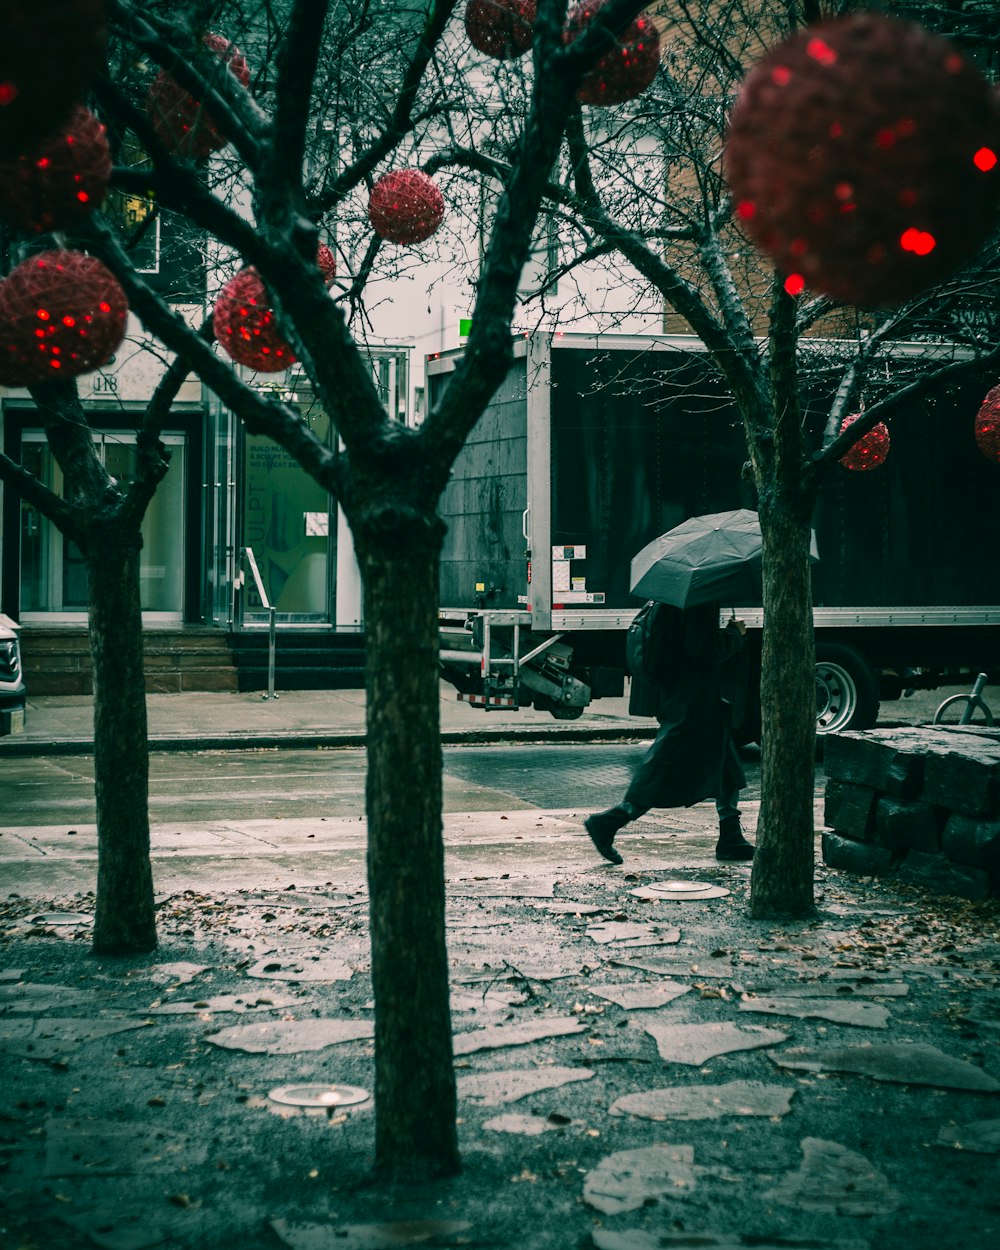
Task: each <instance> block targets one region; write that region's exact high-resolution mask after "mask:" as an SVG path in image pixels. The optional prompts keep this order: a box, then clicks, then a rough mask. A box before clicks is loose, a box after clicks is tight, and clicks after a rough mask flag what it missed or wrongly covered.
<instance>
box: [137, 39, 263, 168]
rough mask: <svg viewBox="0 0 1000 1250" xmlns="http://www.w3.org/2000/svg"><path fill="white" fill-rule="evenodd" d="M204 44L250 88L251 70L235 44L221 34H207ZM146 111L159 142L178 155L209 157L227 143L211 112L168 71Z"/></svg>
mask: <svg viewBox="0 0 1000 1250" xmlns="http://www.w3.org/2000/svg"><path fill="white" fill-rule="evenodd" d="M202 42H203V43H204V45H205V47H206V48H208V49H209V51H210V52H213V53H214V54H215V56H217V57H218V58H219V61H220V62H221V63H223V64H224V65H225V66H226V68H227V69H228V71H229V73H231V74H232V75H233V76H234V77H235V78H237V79H238V80H239V81H240V82H241V83H242V84H243V86H244V87H246V86H248V85H249V83H250V67H249V65H248V64H247V60H246V57H245V56H243V55H242V54H241V53H240V52H239V50H238V49H237V48H236V47H235V45H234V44H231V43H230V42H229V40H228V39H224V38H223V37H222V35H206V36H205V38H204V39H203V40H202ZM146 112H147V113H148V114H149V116H150V118H151V119H152V122H153V129H154V130H155V131H156V134H157V137H158V138H159V140H160V142H161V143H162V144H163V145H164V146H165V147H166V148H168V149H169V150H170V151H171V152H176V153H177V155H178V156H208V154H209V153H210V152H215V151H217V150H218V149H219V148H224V147H225V146H226V144H227V143H228V140H227V138H226V136H225V135H224V134H223V133H222V131H221V130H220V129H219V127H218V126H217V125H216V124H215V122H213V120H212V117H211V115H210V114H209V113H208V111H207V110H206V109H204V108H203V107H202V105H201V103H200V102H199V101H198V100H196V99H195V98H194V97H193V96H192V95H190V94H189V93H188V92H187V91H185V89H184V88H183V87H182V86H181V85H180V83H178V82H177V81H176V80H175V79H174V78H173V77H172V76H171V75H170V74H168V73H167V71H166V70H160V72H159V73H158V74H157V75H156V78H155V79H154V80H153V85H152V86H151V87H150V89H149V94H148V96H147V97H146Z"/></svg>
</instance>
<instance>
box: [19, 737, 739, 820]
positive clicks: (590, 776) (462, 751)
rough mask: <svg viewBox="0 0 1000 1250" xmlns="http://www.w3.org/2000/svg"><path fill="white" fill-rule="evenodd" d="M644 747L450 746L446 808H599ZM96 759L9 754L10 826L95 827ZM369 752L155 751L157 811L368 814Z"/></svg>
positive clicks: (229, 816)
mask: <svg viewBox="0 0 1000 1250" xmlns="http://www.w3.org/2000/svg"><path fill="white" fill-rule="evenodd" d="M644 750H645V747H644V745H642V744H638V745H637V744H634V743H595V744H592V745H591V744H582V743H565V744H557V745H538V744H532V745H519V744H511V745H503V746H492V745H491V746H480V747H448V748H446V749H445V752H444V809H445V811H446V812H476V811H504V810H505V809H510V810H512V811H516V810H522V809H526V808H542V809H552V810H566V809H570V808H577V807H579V808H580V809H581V810H587V811H592V810H596V809H598V808H601V807H607V806H610V805H611V804H612V803H614V802H616V801H617V800H618V799H619V798H620V797H621V795H622V792H623V791H624V789H625V787H626V786H627V784H628V781H629V777H630V776H631V773H632V770H633V769H634V768H635V766H636V764H637V763H638V762H639V760H640V759H641V758H642V755H643V752H644ZM744 768H745V770H746V773H747V780H748V783H749V784H748V788H747V790H746V791H744V797H745V798H747V799H753V798H756V797H757V796H758V793H759V778H760V769H759V760H758V755H757V752H755V751H751V752H750V753H748V755H747V757H746V758H745V760H744ZM93 786H94V781H93V759H92V757H90V756H48V757H35V758H11V759H0V796H2V803H0V811H2V817H0V821H2V825H5V826H7V827H11V828H13V827H18V826H30V825H66V826H67V827H69V828H72V827H73V825H74V824H81V825H92V824H93V823H94V821H95V819H96V817H95V813H94V795H93ZM364 787H365V753H364V751H362V750H309V751H293V750H291V751H290V750H282V751H277V750H265V751H260V750H257V751H219V752H192V753H190V754H186V753H169V754H154V755H153V756H151V759H150V816H151V820H152V822H153V823H154V824H156V823H163V822H166V821H170V822H174V821H197V820H205V821H208V820H248V819H275V818H287V817H312V816H317V815H328V816H330V817H336V818H338V819H344V818H353V817H359V818H360V817H361V816H363V814H364Z"/></svg>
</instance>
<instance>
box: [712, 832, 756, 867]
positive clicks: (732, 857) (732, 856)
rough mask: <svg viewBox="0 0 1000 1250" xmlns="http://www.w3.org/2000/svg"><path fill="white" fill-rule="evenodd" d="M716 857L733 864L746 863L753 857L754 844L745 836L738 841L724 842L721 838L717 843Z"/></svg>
mask: <svg viewBox="0 0 1000 1250" xmlns="http://www.w3.org/2000/svg"><path fill="white" fill-rule="evenodd" d="M715 858H716V859H721V860H723V861H724V862H728V863H731V864H736V863H746V861H747V860H748V859H753V846H752V845H751V844H750V843H749V842H748V841H747V840H746V838H744V837H741V838H740V840H739V841H738V842H723V841H722V839H721V838H720V839H719V841H718V842H717V843H716V844H715Z"/></svg>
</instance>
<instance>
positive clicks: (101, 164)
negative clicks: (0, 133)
mask: <svg viewBox="0 0 1000 1250" xmlns="http://www.w3.org/2000/svg"><path fill="white" fill-rule="evenodd" d="M110 178H111V150H110V148H109V147H108V140H107V136H106V134H105V131H104V127H103V126H102V125H101V123H100V122H99V121H98V120H97V118H96V117H95V116H94V114H93V113H91V112H90V110H89V109H85V108H84V107H83V106H82V105H78V106H77V108H76V109H75V110H74V112H73V115H72V117H71V118H70V121H69V124H68V125H67V126H65V127H64V128H63V129H62V130H61V131H59V133H58V134H56V135H53V136H51V137H50V138H49V139H47V140H46V141H45V142H44V143H43V144H42V145H41V146H40V147H38V148H35V149H34V151H33V152H31V153H30V154H28V155H22V156H20V157H18V159H17V160H16V161H12V162H7V163H4V164H0V212H3V214H4V216H5V217H7V218H9V219H10V220H11V221H12V222H14V223H15V224H16V225H18V226H21V227H22V228H23V229H25V230H31V231H34V232H35V233H36V234H41V233H43V232H47V231H51V230H64V229H66V228H68V227H70V226H72V225H73V224H74V223H75V222H78V221H80V220H82V219H83V218H84V217H86V216H87V215H88V214H89V213H90V212H91V211H92V210H93V209H95V208H97V207H99V206H100V203H101V201H102V200H103V199H104V194H105V192H106V191H107V189H108V182H109V180H110Z"/></svg>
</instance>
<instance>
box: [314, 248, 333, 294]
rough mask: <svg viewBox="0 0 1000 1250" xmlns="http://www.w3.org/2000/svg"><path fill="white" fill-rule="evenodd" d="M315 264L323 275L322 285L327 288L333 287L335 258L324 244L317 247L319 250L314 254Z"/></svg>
mask: <svg viewBox="0 0 1000 1250" xmlns="http://www.w3.org/2000/svg"><path fill="white" fill-rule="evenodd" d="M316 264H317V265H318V266H319V271H320V273H321V274H322V275H323V281H324V283H325V284H326V285H327V286H333V280H334V278H336V276H337V258H336V256H334V254H333V251H332V250H331V249H330V248H328V247H327V245H326V244H325V243H321V244H320V245H319V249H318V251H317V252H316Z"/></svg>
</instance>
